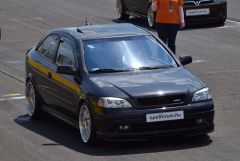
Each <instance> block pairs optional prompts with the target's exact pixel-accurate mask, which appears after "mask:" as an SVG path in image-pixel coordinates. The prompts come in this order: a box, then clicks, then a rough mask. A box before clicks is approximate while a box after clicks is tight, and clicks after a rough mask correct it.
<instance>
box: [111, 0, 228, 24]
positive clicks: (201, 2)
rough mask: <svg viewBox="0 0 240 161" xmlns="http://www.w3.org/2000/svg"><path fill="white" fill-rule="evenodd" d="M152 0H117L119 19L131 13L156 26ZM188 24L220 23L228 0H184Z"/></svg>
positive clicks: (225, 13) (125, 17) (126, 17)
mask: <svg viewBox="0 0 240 161" xmlns="http://www.w3.org/2000/svg"><path fill="white" fill-rule="evenodd" d="M151 2H152V0H116V9H117V14H118V18H119V19H128V18H129V16H130V15H132V16H136V17H142V18H145V19H147V22H148V25H149V27H154V24H155V13H154V12H153V11H152V10H151ZM183 9H184V14H185V23H186V25H191V24H204V23H219V24H223V23H224V22H225V21H226V18H227V2H226V0H184V5H183Z"/></svg>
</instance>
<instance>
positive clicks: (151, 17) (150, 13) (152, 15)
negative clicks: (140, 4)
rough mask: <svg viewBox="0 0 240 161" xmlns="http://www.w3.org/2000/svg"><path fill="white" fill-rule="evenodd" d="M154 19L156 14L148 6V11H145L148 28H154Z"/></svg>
mask: <svg viewBox="0 0 240 161" xmlns="http://www.w3.org/2000/svg"><path fill="white" fill-rule="evenodd" d="M155 18H156V12H154V11H153V10H152V9H151V5H149V6H148V11H147V22H148V26H149V27H150V28H154V26H155Z"/></svg>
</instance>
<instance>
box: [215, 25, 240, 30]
mask: <svg viewBox="0 0 240 161" xmlns="http://www.w3.org/2000/svg"><path fill="white" fill-rule="evenodd" d="M239 26H240V25H234V26H222V27H217V28H219V29H226V28H233V27H239Z"/></svg>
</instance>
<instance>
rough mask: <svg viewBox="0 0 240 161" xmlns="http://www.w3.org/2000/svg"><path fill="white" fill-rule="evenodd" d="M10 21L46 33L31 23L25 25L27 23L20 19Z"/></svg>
mask: <svg viewBox="0 0 240 161" xmlns="http://www.w3.org/2000/svg"><path fill="white" fill-rule="evenodd" d="M9 20H10V21H13V22H16V23H21V24H22V25H24V26H27V27H29V28H32V29H35V30H38V31H40V32H45V30H43V29H41V28H39V27H36V26H33V25H31V24H30V23H25V22H23V21H20V20H18V19H16V18H10V19H9Z"/></svg>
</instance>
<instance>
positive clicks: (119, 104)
mask: <svg viewBox="0 0 240 161" xmlns="http://www.w3.org/2000/svg"><path fill="white" fill-rule="evenodd" d="M98 105H99V106H100V107H104V108H128V107H132V105H131V104H130V103H129V102H128V101H127V100H125V99H122V98H115V97H101V98H99V100H98Z"/></svg>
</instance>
